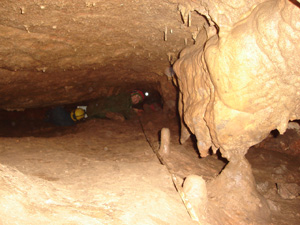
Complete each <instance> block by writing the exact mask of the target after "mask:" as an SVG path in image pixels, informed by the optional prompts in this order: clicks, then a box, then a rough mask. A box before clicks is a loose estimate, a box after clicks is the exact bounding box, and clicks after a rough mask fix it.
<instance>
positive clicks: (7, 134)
mask: <svg viewBox="0 0 300 225" xmlns="http://www.w3.org/2000/svg"><path fill="white" fill-rule="evenodd" d="M9 126H10V127H9ZM1 127H2V129H1V130H0V135H2V137H1V138H0V140H1V146H0V166H1V168H0V172H1V185H0V187H1V188H0V224H118V225H119V224H149V225H152V224H153V225H154V224H172V225H173V224H180V225H182V224H184V225H188V224H197V223H196V222H194V221H192V220H191V218H190V217H189V215H188V212H187V210H186V208H185V206H184V204H183V203H182V201H181V199H180V196H179V194H178V193H177V191H176V188H175V186H174V184H173V182H172V179H171V174H175V175H176V177H177V178H178V182H181V181H182V180H183V179H184V178H185V177H186V176H188V175H190V174H197V175H201V176H202V177H203V178H204V179H205V180H207V181H209V180H211V179H213V178H214V177H216V176H217V175H218V174H219V172H220V171H221V170H222V168H223V167H224V166H225V164H226V161H225V160H224V159H222V158H221V157H220V156H218V155H211V156H208V157H206V158H203V159H200V158H199V156H198V153H197V151H196V150H195V143H194V141H193V139H190V140H188V141H187V142H186V143H185V144H184V145H179V144H178V139H179V137H178V133H179V132H178V130H179V128H178V123H177V120H176V118H173V119H167V117H164V116H160V115H158V114H155V113H154V114H148V115H142V116H141V117H139V118H134V119H132V120H128V121H124V122H119V121H112V120H95V119H92V120H87V121H85V122H81V123H78V124H76V125H75V126H72V127H64V128H59V127H53V126H46V125H44V124H39V123H38V122H33V121H29V122H28V121H26V122H24V121H23V122H17V123H13V125H11V123H7V124H3V126H1ZM163 127H169V128H170V130H171V152H170V154H169V156H167V157H166V158H165V162H166V163H167V165H162V164H161V163H160V162H159V160H158V158H157V157H156V155H155V153H154V151H153V149H157V148H158V147H159V131H160V129H161V128H163ZM295 132H296V131H295ZM295 132H294V133H293V134H294V135H296V133H295ZM280 138H281V139H280V142H281V143H282V142H284V140H286V141H285V142H284V143H285V147H284V149H286V147H288V144H289V141H291V139H290V136H289V138H288V137H287V138H284V135H283V136H280ZM297 138H298V140H299V137H297ZM276 142H278V140H277V139H274V138H273V139H268V142H267V143H266V144H263V143H262V144H260V145H257V146H255V147H253V148H251V149H250V150H249V152H248V154H247V159H248V160H249V161H250V163H251V165H252V167H253V174H254V176H255V179H256V181H257V189H258V191H259V192H260V193H261V194H262V195H264V196H265V197H266V198H267V201H268V204H269V206H270V209H271V213H272V215H271V216H272V224H278V225H279V224H295V225H296V224H299V222H300V199H299V195H297V194H296V195H294V196H293V193H292V192H293V190H292V191H291V192H288V191H286V190H285V193H284V194H283V195H284V196H285V198H283V197H282V196H280V195H279V194H278V193H277V192H278V186H276V184H280V185H281V186H280V187H281V188H282V190H283V189H284V187H286V186H285V184H293V185H294V186H295V185H300V178H299V173H300V167H299V161H300V160H299V157H296V156H291V155H289V154H286V153H283V152H280V151H273V150H274V148H276V147H277V148H280V149H282V146H283V145H282V144H281V145H280V146H281V147H278V143H276ZM272 143H273V144H272ZM272 149H273V150H272ZM280 149H279V150H280ZM294 186H293V187H294ZM285 189H286V188H285ZM283 191H284V190H283ZM291 196H292V199H286V198H291ZM216 213H218V211H217V210H216ZM228 222H229V221H228ZM225 224H226V223H225Z"/></svg>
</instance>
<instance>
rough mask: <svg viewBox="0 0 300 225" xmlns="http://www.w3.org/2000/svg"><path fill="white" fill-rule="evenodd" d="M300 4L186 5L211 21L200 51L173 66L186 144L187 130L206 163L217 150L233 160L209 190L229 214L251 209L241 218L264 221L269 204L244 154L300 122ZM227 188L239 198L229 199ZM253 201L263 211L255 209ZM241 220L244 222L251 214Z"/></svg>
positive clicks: (200, 37)
mask: <svg viewBox="0 0 300 225" xmlns="http://www.w3.org/2000/svg"><path fill="white" fill-rule="evenodd" d="M299 5H300V4H299V3H298V2H296V1H288V0H274V1H255V2H252V1H251V2H247V1H233V2H232V1H214V2H211V1H201V2H200V1H199V2H197V4H196V3H195V2H193V3H191V4H185V5H184V4H183V6H182V8H184V9H185V11H194V10H196V11H197V12H199V13H200V14H202V15H204V16H206V18H207V24H206V25H205V26H204V29H202V30H201V31H199V34H198V35H197V39H196V44H195V46H192V47H190V48H187V49H185V50H184V51H182V53H181V54H180V59H179V60H178V61H177V62H176V63H175V65H174V70H175V72H176V74H177V78H178V80H177V82H178V86H179V88H180V96H179V112H180V115H181V118H182V134H181V142H184V141H185V140H186V139H187V138H188V136H189V131H190V132H192V133H194V134H195V135H196V137H197V146H198V149H199V151H200V154H201V156H202V157H205V156H207V155H208V152H209V149H210V147H212V150H213V152H214V153H216V151H217V149H220V152H221V153H222V156H223V157H225V158H227V159H228V160H229V161H230V162H229V164H228V165H227V167H226V168H225V169H224V171H223V172H222V173H221V174H220V175H219V176H218V178H216V180H215V181H213V182H211V183H210V184H208V186H210V187H211V188H208V190H210V193H209V195H210V196H211V198H213V199H216V198H219V199H220V201H219V203H218V204H219V205H221V206H222V207H221V208H222V209H223V210H224V211H225V212H226V210H231V211H234V210H233V208H234V206H235V205H237V206H241V205H243V204H244V205H248V208H247V209H246V208H245V209H241V208H239V207H238V208H236V212H235V213H236V215H237V214H239V215H242V214H244V212H243V210H246V211H248V213H249V212H252V213H257V214H261V218H263V217H264V216H265V217H266V218H267V215H268V209H267V206H266V204H265V203H263V200H262V199H261V198H260V196H259V195H258V194H257V192H256V190H255V185H253V184H254V183H255V182H254V178H253V175H252V174H251V167H250V165H248V163H247V161H246V159H245V158H244V155H245V154H246V152H247V150H248V149H249V147H250V146H252V145H254V144H256V143H259V142H260V141H262V140H263V139H264V138H265V137H266V136H267V135H268V134H269V133H270V131H271V130H274V129H278V130H279V132H280V133H281V134H282V133H284V132H285V130H286V128H287V124H288V122H289V120H295V119H299V118H300V113H299V107H300V91H299V86H300V76H299V69H300V64H299V62H298V58H299V52H300V45H299V40H300V24H299V21H300V6H299ZM237 171H239V172H237ZM249 171H250V172H249ZM225 180H226V182H224V181H225ZM251 183H252V184H251ZM250 184H251V185H250ZM229 186H230V188H231V191H233V192H236V193H235V194H234V195H232V196H231V194H228V191H229V190H230V188H228V187H229ZM216 190H218V191H216ZM238 192H240V193H239V194H238ZM212 196H214V197H212ZM216 196H218V197H216ZM228 196H231V197H232V199H231V200H230V198H228ZM233 196H234V198H233ZM225 199H226V200H225ZM229 200H230V201H229ZM220 202H222V203H221V204H220ZM250 202H252V203H253V202H256V203H257V204H256V205H259V207H258V206H253V207H250V205H251V204H252V203H251V204H250ZM225 205H226V206H225ZM262 212H264V213H262ZM262 214H264V215H262ZM224 215H226V213H224ZM225 217H226V216H225ZM243 218H244V220H243V221H244V223H245V224H247V221H246V218H247V216H246V215H245V216H244V217H243ZM231 220H232V221H234V219H232V218H231ZM257 222H258V221H257ZM233 224H235V223H234V222H233Z"/></svg>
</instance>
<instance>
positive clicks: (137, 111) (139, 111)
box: [133, 108, 144, 116]
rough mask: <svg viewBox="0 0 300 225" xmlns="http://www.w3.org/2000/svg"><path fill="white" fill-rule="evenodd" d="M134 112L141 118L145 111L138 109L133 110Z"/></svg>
mask: <svg viewBox="0 0 300 225" xmlns="http://www.w3.org/2000/svg"><path fill="white" fill-rule="evenodd" d="M133 110H134V111H135V112H136V114H137V115H138V116H141V115H142V113H143V112H144V110H142V109H137V108H133Z"/></svg>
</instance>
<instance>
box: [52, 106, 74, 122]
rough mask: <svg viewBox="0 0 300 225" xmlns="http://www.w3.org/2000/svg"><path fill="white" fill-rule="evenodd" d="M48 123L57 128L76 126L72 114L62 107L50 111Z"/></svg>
mask: <svg viewBox="0 0 300 225" xmlns="http://www.w3.org/2000/svg"><path fill="white" fill-rule="evenodd" d="M46 121H47V122H50V123H52V124H54V125H57V126H72V125H74V124H75V121H73V120H72V119H71V115H70V113H69V112H68V111H66V110H65V109H64V108H63V107H61V106H58V107H55V108H53V109H51V110H49V111H48V112H47V119H46Z"/></svg>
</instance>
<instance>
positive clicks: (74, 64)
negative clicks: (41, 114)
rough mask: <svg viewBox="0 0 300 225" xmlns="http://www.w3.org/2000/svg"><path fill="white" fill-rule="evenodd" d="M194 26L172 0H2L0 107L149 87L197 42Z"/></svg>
mask: <svg viewBox="0 0 300 225" xmlns="http://www.w3.org/2000/svg"><path fill="white" fill-rule="evenodd" d="M197 19H198V20H203V18H202V17H201V16H197ZM198 22H199V21H198ZM195 30H197V27H195V26H190V27H188V26H186V25H184V24H183V22H182V19H181V16H180V12H179V11H178V4H177V1H175V0H174V1H167V0H164V1H159V4H158V2H157V1H146V2H145V1H139V0H133V1H101V0H79V1H74V0H68V1H60V0H35V1H31V0H25V1H22V2H20V1H18V2H16V1H10V0H5V1H1V3H0V42H1V46H0V90H1V91H0V95H1V96H4V97H1V100H0V108H4V109H23V108H34V107H43V106H49V105H58V104H69V103H75V102H80V101H84V100H89V99H92V98H95V97H97V96H99V95H106V94H107V92H108V90H109V88H110V87H115V88H123V89H126V88H136V87H141V86H142V87H146V88H147V83H148V85H151V83H153V82H154V83H157V82H160V80H161V79H162V76H165V75H164V71H165V69H166V68H168V67H170V64H172V63H174V61H175V60H176V59H177V55H178V53H179V51H181V50H182V49H183V48H184V47H186V46H188V45H192V44H193V43H194V40H193V39H192V35H191V33H192V32H193V31H195ZM185 40H186V41H185ZM165 92H166V91H165ZM165 92H164V93H165Z"/></svg>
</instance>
